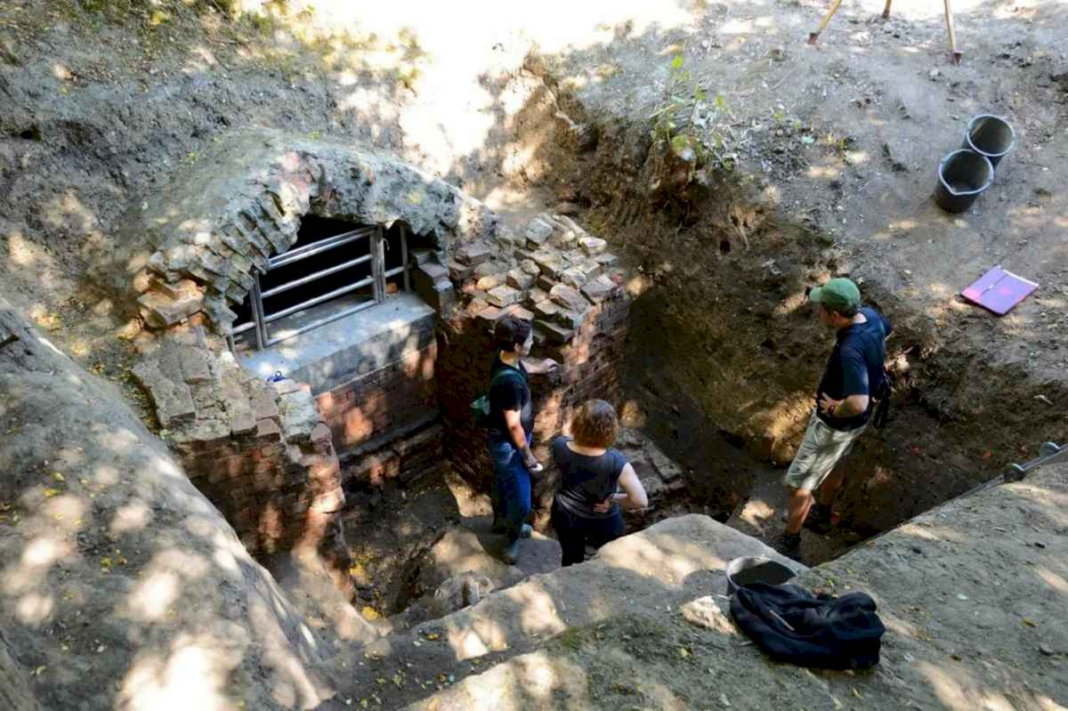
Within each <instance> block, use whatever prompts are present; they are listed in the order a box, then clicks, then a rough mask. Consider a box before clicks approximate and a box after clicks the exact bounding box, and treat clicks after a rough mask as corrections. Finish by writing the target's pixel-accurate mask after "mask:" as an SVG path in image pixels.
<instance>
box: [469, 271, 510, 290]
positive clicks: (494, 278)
mask: <svg viewBox="0 0 1068 711" xmlns="http://www.w3.org/2000/svg"><path fill="white" fill-rule="evenodd" d="M504 283H505V275H504V274H490V275H488V276H484V277H482V278H481V279H479V280H478V281H477V282H475V288H476V289H478V290H479V291H491V290H493V289H495V288H497V287H498V286H500V285H501V284H504Z"/></svg>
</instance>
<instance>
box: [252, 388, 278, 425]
mask: <svg viewBox="0 0 1068 711" xmlns="http://www.w3.org/2000/svg"><path fill="white" fill-rule="evenodd" d="M252 416H253V417H255V418H256V419H257V420H267V419H272V418H277V417H278V416H279V412H278V403H276V402H275V401H274V398H273V397H271V396H270V395H269V394H267V393H260V394H258V395H256V396H255V397H253V398H252Z"/></svg>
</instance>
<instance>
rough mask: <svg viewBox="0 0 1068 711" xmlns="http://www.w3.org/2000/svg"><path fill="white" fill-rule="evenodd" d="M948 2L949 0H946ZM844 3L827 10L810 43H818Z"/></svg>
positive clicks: (811, 35)
mask: <svg viewBox="0 0 1068 711" xmlns="http://www.w3.org/2000/svg"><path fill="white" fill-rule="evenodd" d="M946 2H947V3H948V2H949V0H946ZM841 4H842V0H834V4H833V5H831V9H830V10H828V11H827V14H826V15H824V16H823V21H822V22H820V28H819V29H818V30H816V31H815V32H811V33H809V35H808V43H809V44H816V40H818V39H819V38H820V33H821V32H823V31H824V30H825V29H827V25H828V24H830V22H831V18H832V17H834V13H836V12H838V6H839V5H841Z"/></svg>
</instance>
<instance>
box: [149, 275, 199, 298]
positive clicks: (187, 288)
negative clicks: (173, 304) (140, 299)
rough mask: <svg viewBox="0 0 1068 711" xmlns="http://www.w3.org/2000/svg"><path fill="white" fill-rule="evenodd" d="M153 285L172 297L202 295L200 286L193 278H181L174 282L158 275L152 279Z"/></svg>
mask: <svg viewBox="0 0 1068 711" xmlns="http://www.w3.org/2000/svg"><path fill="white" fill-rule="evenodd" d="M152 287H153V288H155V289H156V290H157V291H159V292H161V293H163V294H166V295H167V296H168V297H170V298H172V299H188V298H196V297H197V296H198V295H200V287H199V286H197V283H196V282H195V281H193V280H192V279H181V280H179V281H177V282H175V283H173V284H172V283H170V282H168V281H167V280H165V279H160V278H159V277H156V278H154V279H152Z"/></svg>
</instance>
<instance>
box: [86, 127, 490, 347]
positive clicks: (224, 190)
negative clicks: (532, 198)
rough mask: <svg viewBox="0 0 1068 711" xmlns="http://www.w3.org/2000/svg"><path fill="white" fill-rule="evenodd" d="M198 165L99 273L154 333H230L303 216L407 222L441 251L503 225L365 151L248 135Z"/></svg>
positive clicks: (269, 134)
mask: <svg viewBox="0 0 1068 711" xmlns="http://www.w3.org/2000/svg"><path fill="white" fill-rule="evenodd" d="M191 160H195V162H194V163H193V164H192V165H190V166H188V167H187V168H186V169H185V170H184V171H182V172H181V173H179V174H178V175H177V176H176V177H175V178H174V179H173V180H172V181H171V183H170V185H169V186H168V187H167V188H166V189H165V190H162V191H159V192H158V194H156V195H153V196H151V197H149V198H146V199H145V201H144V202H142V203H140V204H139V205H135V206H133V207H132V208H131V210H130V211H129V213H128V215H127V220H126V223H125V225H124V227H123V229H122V231H121V232H120V234H119V235H118V238H117V242H118V243H117V245H116V249H115V250H114V252H113V256H112V258H111V259H110V260H109V261H108V262H107V263H105V264H101V265H98V266H97V267H96V268H94V269H93V271H92V273H93V276H94V277H95V278H96V280H97V281H98V282H101V283H103V284H105V285H106V286H108V287H109V288H110V290H112V291H114V292H116V293H117V294H119V295H120V296H126V297H130V298H131V300H136V303H137V305H138V310H139V312H140V314H141V316H142V318H143V319H144V320H145V322H146V324H147V325H148V326H149V327H152V328H166V327H169V326H171V325H174V324H175V323H178V322H181V321H183V320H186V319H188V318H189V317H191V316H193V315H194V314H197V313H203V315H204V317H205V318H206V320H207V322H208V323H210V324H211V325H212V326H213V327H214V328H215V329H216V330H217V331H219V332H221V333H225V332H227V331H228V330H229V327H230V326H231V324H232V323H233V321H234V320H235V318H236V314H235V313H234V312H233V310H232V309H231V306H233V305H236V304H240V303H241V302H242V301H243V300H244V299H245V297H246V296H247V295H248V292H249V290H250V289H251V288H252V285H253V277H252V273H253V269H259V270H264V269H265V268H266V265H267V260H268V258H269V257H271V256H274V255H277V254H281V253H283V252H285V251H286V250H287V249H289V247H290V246H292V244H293V243H294V242H295V241H296V239H297V231H298V229H299V228H300V221H301V218H302V217H303V216H304V215H307V214H313V215H316V216H319V217H326V218H335V219H343V220H347V221H351V222H357V223H362V224H380V225H384V226H387V227H388V226H390V225H392V224H393V223H394V222H396V221H397V220H401V221H403V222H405V223H407V224H408V226H409V227H410V228H411V230H412V231H413V232H414V233H416V234H421V235H427V236H430V237H431V238H432V239H433V241H434V243H435V245H436V247H437V248H438V249H439V250H441V251H443V252H445V253H446V254H449V253H451V251H452V249H453V248H454V246H455V245H456V243H457V242H462V241H467V240H472V239H477V238H481V237H489V238H492V237H493V236H494V235H495V232H496V229H497V224H498V218H497V216H496V215H495V214H494V213H493V212H492V211H490V210H489V209H488V208H486V206H485V205H483V204H482V203H481V202H479V201H478V200H475V199H473V198H471V197H469V196H467V195H465V194H464V193H463V192H461V191H460V190H458V189H457V188H455V187H453V186H451V185H449V184H447V183H445V182H443V181H441V180H439V179H437V178H434V177H433V176H430V175H428V174H426V173H424V172H422V171H420V170H419V169H418V168H415V167H414V166H411V165H408V164H405V163H402V162H400V161H397V160H396V159H395V158H391V157H388V156H385V155H382V154H380V153H377V152H374V151H372V150H370V149H368V148H366V147H356V146H353V145H350V144H342V143H336V142H328V141H322V140H313V139H310V138H302V137H299V136H293V135H291V134H286V133H283V132H280V131H274V130H268V129H247V130H240V131H235V132H233V133H231V134H228V135H227V136H224V137H223V138H222V139H221V142H220V143H219V144H217V145H216V146H214V147H213V149H212V150H211V151H209V152H208V153H206V154H204V155H203V156H199V157H192V158H191ZM442 261H444V260H442ZM124 301H125V299H124Z"/></svg>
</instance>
